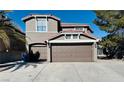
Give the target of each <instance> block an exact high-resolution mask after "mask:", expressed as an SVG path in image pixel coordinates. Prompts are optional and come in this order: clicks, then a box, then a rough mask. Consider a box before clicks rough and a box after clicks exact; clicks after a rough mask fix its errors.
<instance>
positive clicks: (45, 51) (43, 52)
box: [31, 46, 47, 61]
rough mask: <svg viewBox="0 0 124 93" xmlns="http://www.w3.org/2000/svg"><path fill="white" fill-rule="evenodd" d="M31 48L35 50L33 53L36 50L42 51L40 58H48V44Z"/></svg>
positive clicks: (34, 51)
mask: <svg viewBox="0 0 124 93" xmlns="http://www.w3.org/2000/svg"><path fill="white" fill-rule="evenodd" d="M31 50H32V51H33V54H35V53H36V52H39V53H40V58H39V59H40V60H44V61H45V60H47V47H46V46H35V47H34V46H32V47H31Z"/></svg>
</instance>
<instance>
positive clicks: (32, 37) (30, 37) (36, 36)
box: [26, 32, 58, 44]
mask: <svg viewBox="0 0 124 93" xmlns="http://www.w3.org/2000/svg"><path fill="white" fill-rule="evenodd" d="M56 35H58V33H45V32H44V33H43V32H27V33H26V40H27V44H31V43H44V41H46V40H48V39H50V38H53V37H55V36H56Z"/></svg>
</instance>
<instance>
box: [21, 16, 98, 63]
mask: <svg viewBox="0 0 124 93" xmlns="http://www.w3.org/2000/svg"><path fill="white" fill-rule="evenodd" d="M22 20H23V21H24V22H25V24H26V39H27V43H28V45H29V46H30V50H32V51H33V52H34V53H35V52H36V51H38V52H39V53H40V58H41V59H45V60H47V61H49V62H92V61H96V60H97V47H96V46H97V45H96V42H97V40H96V38H95V37H93V36H92V33H93V31H92V29H91V28H90V26H89V25H86V24H77V23H76V24H75V23H62V22H61V20H60V19H59V18H57V17H56V16H53V15H41V14H31V15H28V16H26V17H24V18H23V19H22Z"/></svg>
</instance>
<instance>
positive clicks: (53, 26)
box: [48, 18, 58, 33]
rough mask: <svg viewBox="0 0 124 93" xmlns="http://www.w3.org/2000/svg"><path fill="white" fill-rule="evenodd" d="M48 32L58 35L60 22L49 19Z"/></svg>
mask: <svg viewBox="0 0 124 93" xmlns="http://www.w3.org/2000/svg"><path fill="white" fill-rule="evenodd" d="M48 32H53V33H58V21H57V20H54V19H51V18H48Z"/></svg>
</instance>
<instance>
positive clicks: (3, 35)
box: [0, 10, 25, 50]
mask: <svg viewBox="0 0 124 93" xmlns="http://www.w3.org/2000/svg"><path fill="white" fill-rule="evenodd" d="M8 12H11V11H7V10H5V11H0V39H2V41H3V44H4V46H5V48H4V49H5V50H8V49H9V50H23V49H24V48H25V35H24V34H23V33H22V32H21V30H20V29H19V28H18V27H17V26H16V25H14V24H13V23H12V21H11V19H10V18H8V17H7V16H6V13H8ZM24 50H25V49H24Z"/></svg>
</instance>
